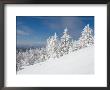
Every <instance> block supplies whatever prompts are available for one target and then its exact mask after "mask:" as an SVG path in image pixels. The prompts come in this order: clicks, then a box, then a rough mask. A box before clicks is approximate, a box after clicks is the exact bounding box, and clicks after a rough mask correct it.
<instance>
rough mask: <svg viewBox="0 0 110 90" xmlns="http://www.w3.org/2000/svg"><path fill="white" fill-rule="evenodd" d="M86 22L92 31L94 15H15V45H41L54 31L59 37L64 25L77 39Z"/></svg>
mask: <svg viewBox="0 0 110 90" xmlns="http://www.w3.org/2000/svg"><path fill="white" fill-rule="evenodd" d="M87 24H89V25H90V28H92V29H93V32H94V16H16V32H17V33H16V34H17V46H18V47H19V46H20V47H31V46H43V45H45V43H46V39H47V38H48V37H49V36H52V35H54V33H55V32H56V33H57V36H58V38H60V37H61V36H62V35H63V31H64V29H65V28H66V27H67V28H68V33H69V34H70V36H71V37H72V38H73V39H74V40H77V39H78V38H79V37H80V35H81V31H83V29H84V27H85V25H87Z"/></svg>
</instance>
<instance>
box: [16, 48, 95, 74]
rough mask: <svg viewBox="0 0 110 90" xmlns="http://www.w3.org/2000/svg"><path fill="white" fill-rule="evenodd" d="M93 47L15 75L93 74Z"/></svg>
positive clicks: (26, 68)
mask: <svg viewBox="0 0 110 90" xmlns="http://www.w3.org/2000/svg"><path fill="white" fill-rule="evenodd" d="M93 73H94V46H90V47H87V48H83V49H81V50H78V51H75V52H72V53H70V54H68V55H65V56H63V57H60V58H58V59H49V60H47V61H45V62H41V63H37V64H34V65H32V66H26V67H24V69H23V70H20V71H18V72H17V74H93Z"/></svg>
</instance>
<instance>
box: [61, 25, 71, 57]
mask: <svg viewBox="0 0 110 90" xmlns="http://www.w3.org/2000/svg"><path fill="white" fill-rule="evenodd" d="M70 38H71V37H70V35H69V34H68V29H67V27H66V28H65V29H64V32H63V36H62V37H61V41H60V51H61V56H62V55H64V54H68V53H69V47H70Z"/></svg>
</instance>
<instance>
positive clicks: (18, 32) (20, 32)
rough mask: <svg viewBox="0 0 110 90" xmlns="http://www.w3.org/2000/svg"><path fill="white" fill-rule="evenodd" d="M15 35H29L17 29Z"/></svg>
mask: <svg viewBox="0 0 110 90" xmlns="http://www.w3.org/2000/svg"><path fill="white" fill-rule="evenodd" d="M17 35H29V33H28V32H25V31H22V30H17Z"/></svg>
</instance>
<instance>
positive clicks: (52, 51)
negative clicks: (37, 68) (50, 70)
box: [46, 33, 58, 58]
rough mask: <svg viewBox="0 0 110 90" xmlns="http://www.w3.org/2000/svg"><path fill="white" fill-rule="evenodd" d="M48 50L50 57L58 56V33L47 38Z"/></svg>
mask: <svg viewBox="0 0 110 90" xmlns="http://www.w3.org/2000/svg"><path fill="white" fill-rule="evenodd" d="M46 50H47V53H48V58H57V57H58V40H57V35H56V33H55V34H54V36H51V37H49V38H48V39H47V46H46Z"/></svg>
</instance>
